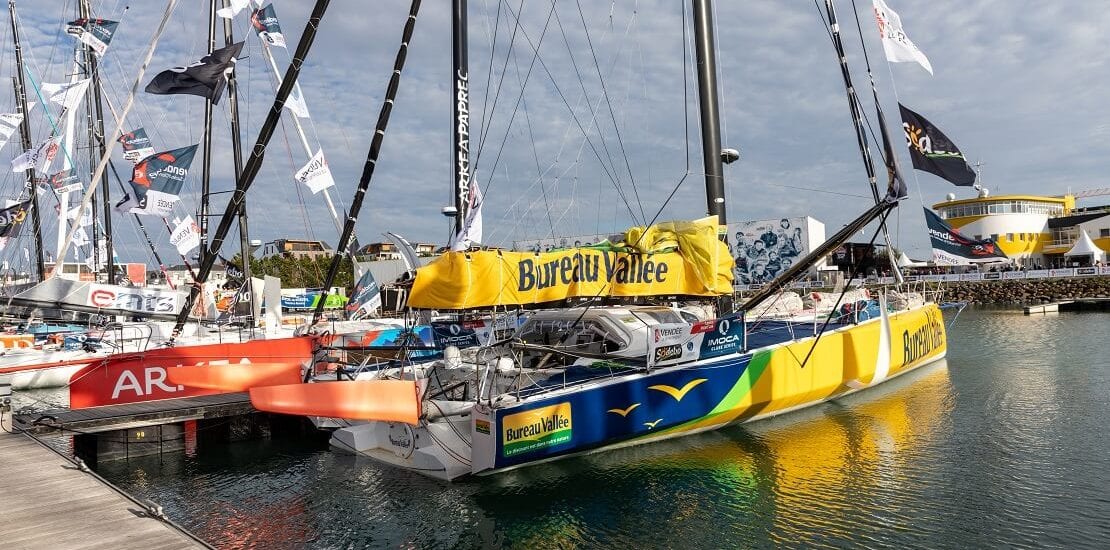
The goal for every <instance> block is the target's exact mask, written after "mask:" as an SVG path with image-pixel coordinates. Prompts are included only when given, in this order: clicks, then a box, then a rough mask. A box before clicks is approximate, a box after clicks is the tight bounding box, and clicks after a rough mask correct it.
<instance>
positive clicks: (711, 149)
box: [693, 0, 728, 233]
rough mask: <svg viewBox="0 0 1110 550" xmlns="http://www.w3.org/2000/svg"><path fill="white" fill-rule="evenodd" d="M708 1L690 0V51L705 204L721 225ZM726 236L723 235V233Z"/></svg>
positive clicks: (722, 204)
mask: <svg viewBox="0 0 1110 550" xmlns="http://www.w3.org/2000/svg"><path fill="white" fill-rule="evenodd" d="M710 3H711V1H710V0H693V5H694V52H695V55H696V59H697V65H698V67H697V70H698V106H699V108H700V110H701V156H702V162H703V163H704V165H705V202H706V206H707V208H708V211H709V215H711V216H712V215H714V214H716V215H717V223H719V224H721V225H724V224H726V223H727V222H728V220H727V219H726V218H725V178H724V169H723V167H722V163H721V118H720V114H719V113H718V108H717V54H716V50H715V49H714V45H715V44H716V39H715V38H714V37H713V8H712V6H711V5H710ZM726 233H727V232H726Z"/></svg>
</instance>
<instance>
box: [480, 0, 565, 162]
mask: <svg viewBox="0 0 1110 550" xmlns="http://www.w3.org/2000/svg"><path fill="white" fill-rule="evenodd" d="M555 1H556V0H552V2H551V5H552V6H553V7H554V5H555ZM499 9H500V8H499ZM509 11H512V8H509ZM517 11H518V12H521V13H523V11H524V0H520V6H519V7H518V8H517ZM519 30H522V26H521V24H520V18H519V17H517V18H516V25H514V26H513V34H512V36H510V37H509V47H508V49H507V50H506V51H505V61H504V62H503V63H502V64H501V77H500V78H498V80H497V90H496V91H495V92H494V94H493V105H491V106H490V108H489V120H482V121H481V123H482V129H481V131H480V132H478V150H477V151H476V152H475V153H474V173H475V174H477V173H478V162H479V161H480V160H481V159H482V151H484V150H485V146H486V137H487V136H488V135H489V127H490V126H492V125H493V117H494V115H495V114H497V100H498V99H500V97H501V86H502V85H503V84H504V83H505V75H506V74H508V71H507V70H506V68H507V67H508V66H509V54H510V53H511V52H512V51H513V45H514V44H516V33H517V31H519ZM492 69H493V61H492V58H491V61H490V70H492ZM487 86H488V83H487ZM486 93H487V95H488V93H489V88H488V87H487V88H486ZM482 115H483V116H484V115H485V101H483V104H482ZM495 171H496V169H494V170H491V171H490V172H491V173H493V172H495Z"/></svg>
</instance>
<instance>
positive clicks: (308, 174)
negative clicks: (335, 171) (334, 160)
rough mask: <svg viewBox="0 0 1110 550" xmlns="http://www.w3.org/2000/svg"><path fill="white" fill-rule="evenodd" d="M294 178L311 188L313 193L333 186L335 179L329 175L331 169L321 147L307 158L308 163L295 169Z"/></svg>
mask: <svg viewBox="0 0 1110 550" xmlns="http://www.w3.org/2000/svg"><path fill="white" fill-rule="evenodd" d="M294 178H296V179H297V181H299V182H301V183H303V184H305V185H307V186H308V188H309V189H311V190H312V194H313V195H315V194H316V193H319V192H320V191H323V190H324V189H327V188H329V187H334V186H335V180H334V179H332V177H331V170H330V169H329V168H328V161H327V160H326V159H325V158H324V150H323V149H320V150H319V151H316V154H315V155H313V157H312V158H311V159H309V161H308V164H306V165H304V168H301V169H300V170H297V174H296V175H295V176H294Z"/></svg>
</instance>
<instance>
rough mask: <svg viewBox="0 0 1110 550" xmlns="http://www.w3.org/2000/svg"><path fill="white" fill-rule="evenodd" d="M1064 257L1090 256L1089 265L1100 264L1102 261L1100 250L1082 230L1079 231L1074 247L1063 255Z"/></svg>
mask: <svg viewBox="0 0 1110 550" xmlns="http://www.w3.org/2000/svg"><path fill="white" fill-rule="evenodd" d="M1064 255H1065V256H1091V263H1092V264H1093V263H1095V262H1100V261H1102V259H1103V252H1102V249H1101V248H1099V247H1098V245H1096V244H1095V243H1094V241H1092V240H1091V236H1090V235H1088V234H1087V232H1086V231H1083V230H1082V229H1080V230H1079V238H1078V239H1076V241H1075V246H1072V247H1071V250H1069V251H1067V252H1065V253H1064Z"/></svg>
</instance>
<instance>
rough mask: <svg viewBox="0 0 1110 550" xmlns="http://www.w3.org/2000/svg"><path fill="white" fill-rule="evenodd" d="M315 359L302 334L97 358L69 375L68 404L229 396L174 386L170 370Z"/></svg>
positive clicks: (82, 405)
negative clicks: (169, 378)
mask: <svg viewBox="0 0 1110 550" xmlns="http://www.w3.org/2000/svg"><path fill="white" fill-rule="evenodd" d="M311 360H312V338H311V337H303V336H302V337H296V338H279V339H270V340H255V341H251V342H244V343H241V344H208V345H202V346H180V347H176V348H160V349H148V350H146V351H144V352H138V353H123V354H117V355H111V356H109V357H106V358H103V359H97V360H93V361H92V362H90V363H89V365H88V366H86V367H84V368H82V369H81V370H79V371H77V372H76V373H74V374H73V375H72V376H71V377H70V384H69V406H70V408H73V409H81V408H86V407H98V406H101V405H120V404H123V403H138V402H143V401H155V400H159V399H172V398H175V397H195V396H199V395H211V394H216V393H225V392H222V391H220V390H211V389H202V388H195V387H188V386H178V385H176V384H169V383H167V382H166V369H167V368H170V367H176V366H181V365H226V364H229V363H233V364H249V363H279V362H280V363H299V364H301V365H302V366H307V365H308V364H309V363H310V362H311Z"/></svg>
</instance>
